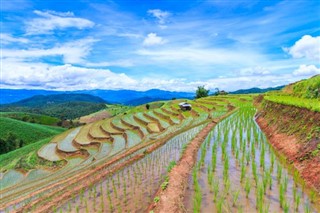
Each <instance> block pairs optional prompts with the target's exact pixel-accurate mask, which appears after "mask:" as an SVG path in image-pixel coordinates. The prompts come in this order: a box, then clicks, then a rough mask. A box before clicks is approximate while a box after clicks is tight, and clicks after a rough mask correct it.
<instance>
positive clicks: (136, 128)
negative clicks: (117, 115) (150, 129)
mask: <svg viewBox="0 0 320 213" xmlns="http://www.w3.org/2000/svg"><path fill="white" fill-rule="evenodd" d="M121 122H122V123H123V125H125V126H128V127H130V129H133V130H136V131H138V133H139V135H140V137H141V139H143V138H144V137H145V136H146V135H145V133H144V132H143V131H142V130H141V127H140V126H135V125H133V124H130V123H128V122H126V121H125V120H123V118H121Z"/></svg>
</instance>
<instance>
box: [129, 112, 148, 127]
mask: <svg viewBox="0 0 320 213" xmlns="http://www.w3.org/2000/svg"><path fill="white" fill-rule="evenodd" d="M133 119H134V120H135V121H136V122H137V123H139V124H141V125H143V126H147V125H148V123H150V120H147V118H145V116H144V115H143V114H142V113H137V114H134V115H133Z"/></svg>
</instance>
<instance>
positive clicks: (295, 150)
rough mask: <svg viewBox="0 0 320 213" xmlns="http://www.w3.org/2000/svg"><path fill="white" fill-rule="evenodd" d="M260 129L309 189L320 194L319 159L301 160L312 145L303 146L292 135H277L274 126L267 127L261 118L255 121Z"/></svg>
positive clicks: (317, 157) (266, 123)
mask: <svg viewBox="0 0 320 213" xmlns="http://www.w3.org/2000/svg"><path fill="white" fill-rule="evenodd" d="M256 121H257V123H258V124H259V126H260V128H261V129H262V130H263V132H264V133H265V134H266V136H267V138H268V140H269V142H270V143H271V145H272V146H273V147H274V148H275V149H276V150H277V151H279V152H280V153H281V154H284V155H285V157H286V159H287V160H288V161H289V162H290V163H292V165H293V166H294V167H295V168H296V169H297V170H298V171H299V173H300V175H301V177H302V178H303V179H304V180H305V182H306V183H307V185H308V186H309V187H313V188H315V189H316V190H317V191H318V192H320V157H319V156H316V157H313V158H310V159H302V158H303V157H305V156H306V153H308V152H310V150H309V149H310V147H312V143H315V144H316V143H317V142H316V141H314V142H312V141H311V142H308V143H311V144H309V145H308V146H304V144H303V143H301V142H300V141H299V140H298V139H297V138H296V137H295V136H294V135H291V136H288V135H286V134H284V133H279V132H278V131H277V129H276V126H271V125H268V122H267V121H266V120H265V119H264V118H263V117H258V118H257V119H256Z"/></svg>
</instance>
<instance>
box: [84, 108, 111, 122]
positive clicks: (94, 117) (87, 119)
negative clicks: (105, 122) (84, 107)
mask: <svg viewBox="0 0 320 213" xmlns="http://www.w3.org/2000/svg"><path fill="white" fill-rule="evenodd" d="M110 117H111V115H110V113H109V112H107V111H100V112H97V113H94V114H93V115H86V116H83V117H81V118H80V119H79V122H80V123H86V124H88V123H93V122H95V121H100V120H102V119H105V118H110Z"/></svg>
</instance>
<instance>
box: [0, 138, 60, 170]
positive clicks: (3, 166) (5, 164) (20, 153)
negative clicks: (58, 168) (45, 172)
mask: <svg viewBox="0 0 320 213" xmlns="http://www.w3.org/2000/svg"><path fill="white" fill-rule="evenodd" d="M51 139H52V137H49V138H46V139H42V140H39V141H37V142H35V143H32V144H29V145H27V146H24V147H22V148H20V149H17V150H14V151H11V152H9V153H6V154H2V155H0V172H4V171H6V170H9V169H14V168H16V169H19V168H23V169H25V170H30V169H33V168H35V166H37V165H39V164H41V165H43V166H45V165H47V166H49V167H50V166H54V165H57V164H59V163H55V162H53V163H51V162H46V161H43V160H41V159H40V158H39V157H38V156H37V151H38V150H39V149H40V148H41V147H42V146H43V145H45V144H47V143H49V141H50V140H51ZM60 163H61V162H60Z"/></svg>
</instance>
